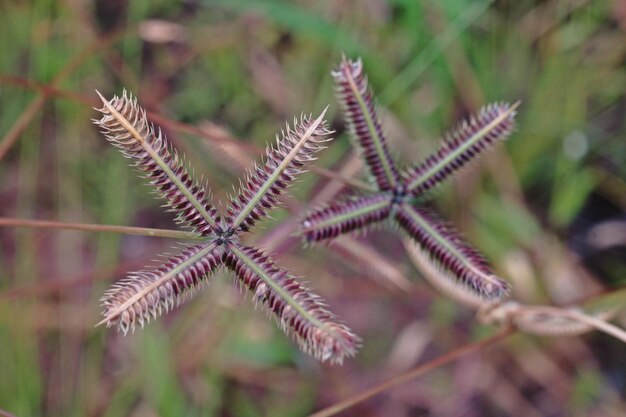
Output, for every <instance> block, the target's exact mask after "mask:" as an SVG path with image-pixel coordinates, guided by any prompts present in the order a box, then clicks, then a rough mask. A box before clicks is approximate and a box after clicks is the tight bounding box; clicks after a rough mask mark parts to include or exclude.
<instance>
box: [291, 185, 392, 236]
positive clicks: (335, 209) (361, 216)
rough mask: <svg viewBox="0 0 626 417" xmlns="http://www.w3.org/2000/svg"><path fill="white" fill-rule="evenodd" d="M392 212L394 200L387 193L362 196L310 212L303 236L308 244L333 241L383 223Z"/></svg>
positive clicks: (304, 222)
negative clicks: (343, 235)
mask: <svg viewBox="0 0 626 417" xmlns="http://www.w3.org/2000/svg"><path fill="white" fill-rule="evenodd" d="M389 213H391V197H390V196H387V195H383V194H375V195H373V196H367V197H361V198H358V199H355V200H350V201H344V202H341V203H331V204H330V205H328V206H326V207H324V208H321V209H319V210H317V211H314V212H312V213H310V214H309V215H308V216H307V217H306V218H305V219H304V220H303V221H302V223H301V225H300V226H301V229H300V233H301V234H302V235H303V237H304V239H305V241H306V242H307V243H311V242H319V241H321V240H325V239H332V238H334V237H337V236H339V235H341V234H345V233H348V232H351V231H353V230H364V229H365V227H366V226H369V225H371V224H373V223H378V222H381V221H383V220H385V219H387V218H388V217H389Z"/></svg>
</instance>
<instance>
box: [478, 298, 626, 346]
mask: <svg viewBox="0 0 626 417" xmlns="http://www.w3.org/2000/svg"><path fill="white" fill-rule="evenodd" d="M617 311H618V309H617V308H609V309H604V310H600V311H598V312H596V313H593V314H587V313H584V312H582V311H581V310H579V309H576V308H567V309H566V308H559V307H550V306H531V305H525V304H520V303H518V302H515V301H509V302H506V303H502V304H497V305H492V306H488V307H486V308H483V309H482V310H481V311H479V313H478V317H479V319H480V320H481V321H482V322H484V323H489V324H491V323H498V324H500V325H513V326H515V327H516V328H518V329H519V330H520V331H522V332H524V333H529V334H534V335H537V336H580V335H582V334H585V333H588V332H590V331H592V330H594V329H596V330H600V331H603V332H605V333H607V334H610V335H612V336H614V337H616V338H617V339H619V340H622V341H625V342H626V333H624V331H623V330H622V329H620V328H618V327H616V326H613V325H612V324H610V323H607V320H610V319H611V318H612V317H614V316H615V314H617Z"/></svg>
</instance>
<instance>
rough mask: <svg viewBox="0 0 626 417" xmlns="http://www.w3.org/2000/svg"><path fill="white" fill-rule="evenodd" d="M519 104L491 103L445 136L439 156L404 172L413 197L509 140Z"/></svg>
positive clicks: (403, 177) (435, 155)
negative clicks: (481, 154)
mask: <svg viewBox="0 0 626 417" xmlns="http://www.w3.org/2000/svg"><path fill="white" fill-rule="evenodd" d="M518 104H519V103H515V104H513V105H509V104H508V103H495V104H490V105H488V106H487V107H483V108H482V109H481V110H480V111H479V112H478V114H477V115H475V116H473V117H471V118H470V120H469V121H463V122H461V123H460V124H459V126H457V128H456V129H455V130H453V131H452V132H451V133H449V134H448V135H447V136H446V140H445V141H444V142H443V144H442V145H441V147H440V148H439V150H438V151H437V152H436V153H434V154H433V155H431V156H429V157H428V158H427V159H426V160H425V161H424V162H422V163H421V164H419V165H416V166H414V167H411V168H409V169H408V170H406V171H405V172H403V173H402V181H403V183H404V185H405V187H406V189H407V191H408V192H409V193H410V194H412V195H413V196H419V195H421V194H423V193H425V192H427V191H428V190H430V189H432V188H433V187H435V186H436V185H438V184H440V183H441V182H442V181H444V180H445V179H447V178H448V177H449V176H450V175H452V174H453V173H454V172H456V171H457V170H459V169H461V168H462V167H464V166H465V165H466V164H467V163H469V162H470V161H472V160H474V159H476V157H477V156H478V155H479V154H480V153H482V152H483V151H485V150H487V149H488V148H489V147H490V146H491V145H493V144H494V143H496V142H498V141H500V140H504V139H506V138H507V137H508V136H509V135H510V134H511V133H512V132H513V130H514V129H515V110H516V108H517V106H518Z"/></svg>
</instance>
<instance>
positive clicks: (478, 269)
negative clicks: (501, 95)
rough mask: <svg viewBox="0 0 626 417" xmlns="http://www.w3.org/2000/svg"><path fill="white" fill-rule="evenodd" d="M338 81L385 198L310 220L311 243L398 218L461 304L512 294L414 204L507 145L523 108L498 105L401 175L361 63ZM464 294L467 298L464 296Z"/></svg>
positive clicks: (349, 64)
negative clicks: (485, 154)
mask: <svg viewBox="0 0 626 417" xmlns="http://www.w3.org/2000/svg"><path fill="white" fill-rule="evenodd" d="M332 76H333V78H334V80H335V88H336V91H337V99H338V101H339V102H340V104H341V107H342V108H343V110H344V114H345V119H346V122H347V125H348V128H349V132H350V136H351V138H352V139H353V142H354V143H355V144H356V146H357V147H358V149H359V150H360V151H361V153H362V155H363V157H364V159H365V163H366V165H367V167H368V169H369V173H370V175H371V176H372V177H373V180H374V182H375V184H376V188H377V189H378V192H377V193H375V194H373V195H369V196H362V197H358V198H354V199H350V200H347V201H344V202H333V203H331V204H330V205H329V206H327V207H321V208H319V209H317V210H315V211H313V212H312V213H310V214H309V215H308V216H307V217H306V218H305V219H304V220H303V221H302V223H301V234H302V235H303V237H304V239H305V241H306V242H307V243H314V242H320V241H330V240H332V239H333V238H335V237H337V236H339V235H341V234H344V233H349V232H352V231H359V230H365V229H367V227H369V226H370V225H374V224H377V223H378V224H379V223H381V222H383V221H386V220H387V219H392V220H393V222H394V223H395V224H396V225H397V226H399V227H400V228H401V229H402V230H403V231H404V232H405V233H406V234H407V235H408V236H409V237H410V238H411V239H413V241H414V242H415V244H416V245H417V250H418V252H419V254H420V256H419V258H420V260H421V261H422V262H421V263H422V264H423V263H424V262H428V263H429V264H428V267H427V268H425V269H427V271H426V272H427V274H428V275H429V276H432V275H433V271H438V272H439V274H440V275H441V277H442V284H441V285H439V287H440V289H443V290H444V291H446V292H447V293H448V294H449V295H451V296H453V297H456V298H458V299H460V298H464V300H471V303H472V304H473V305H476V303H483V304H484V303H491V302H495V301H497V300H499V299H500V298H502V297H503V296H504V295H506V294H507V292H508V284H507V283H505V282H504V281H503V280H501V279H499V278H498V277H496V276H495V274H494V273H493V272H492V271H491V268H490V267H489V265H488V264H487V262H486V260H485V259H484V258H483V257H482V255H480V254H479V253H478V251H477V250H476V249H474V248H472V247H471V246H470V245H468V244H467V243H465V242H464V241H463V240H462V239H461V237H460V235H459V233H458V232H456V231H455V230H454V229H453V228H452V227H451V226H450V225H448V224H446V223H444V222H442V221H441V220H439V219H438V218H437V217H436V216H435V215H434V214H433V213H431V212H429V211H426V210H425V209H421V208H417V207H415V206H414V204H415V203H416V201H418V197H419V198H422V197H424V196H425V193H427V192H428V191H430V190H431V189H433V188H434V187H435V186H437V185H438V184H440V183H441V182H443V181H444V180H445V179H447V178H448V177H449V176H450V175H452V174H453V173H455V172H456V171H458V170H459V169H460V168H462V167H463V166H465V165H466V164H467V163H468V162H470V161H471V160H473V159H475V158H476V157H477V156H478V155H479V154H481V153H482V152H483V151H484V150H486V149H487V148H489V147H490V146H491V145H493V144H494V143H496V142H498V141H500V140H503V139H506V138H507V137H508V136H509V135H510V134H511V133H512V132H513V130H514V127H515V121H514V118H515V110H516V108H517V106H518V104H517V103H516V104H514V105H509V104H507V103H496V104H491V105H489V106H487V107H484V108H482V109H481V110H480V111H479V112H478V113H477V114H476V115H475V116H473V117H471V118H470V119H469V120H467V121H464V122H462V123H461V124H460V125H459V126H458V127H457V128H456V129H455V130H454V131H452V132H451V133H449V134H448V135H447V136H446V139H445V140H444V141H443V143H442V145H441V147H440V148H439V150H438V151H437V152H436V153H435V154H433V155H432V156H430V157H428V158H426V160H425V161H424V162H422V163H421V164H418V165H415V166H413V167H410V168H408V169H406V170H405V171H400V170H398V169H397V167H396V164H395V162H394V161H393V159H391V157H390V152H389V148H388V145H387V142H386V139H385V136H384V133H383V125H382V123H381V121H380V119H379V118H378V116H377V114H376V105H375V103H374V100H373V94H372V92H371V90H370V89H369V86H368V83H367V77H366V75H365V74H364V72H363V64H362V62H361V60H360V59H359V60H357V61H350V60H348V59H346V58H345V57H344V58H343V59H342V61H341V63H340V64H339V67H338V68H337V69H336V70H335V71H333V72H332ZM436 285H437V284H436ZM456 287H458V289H453V288H456ZM461 293H463V294H465V295H464V296H459V295H458V294H461ZM455 294H457V295H456V296H455Z"/></svg>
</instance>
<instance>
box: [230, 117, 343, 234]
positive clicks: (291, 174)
mask: <svg viewBox="0 0 626 417" xmlns="http://www.w3.org/2000/svg"><path fill="white" fill-rule="evenodd" d="M325 113H326V110H324V112H323V113H322V114H321V115H320V116H319V117H318V118H317V119H316V120H313V121H311V119H310V118H308V117H304V116H303V117H302V118H301V120H300V122H297V121H294V127H293V129H292V128H290V127H289V126H287V129H286V131H283V132H281V135H280V137H277V138H276V145H275V146H274V147H273V148H268V150H267V156H266V160H265V165H263V166H256V167H255V168H254V169H253V170H250V171H248V173H247V175H246V181H245V183H244V184H242V185H241V187H240V191H239V195H238V196H237V197H234V198H233V199H232V201H231V206H230V209H229V210H228V216H229V218H228V221H227V223H228V224H229V226H230V228H231V229H233V230H236V229H241V230H243V231H247V230H249V229H250V228H251V227H252V226H253V225H254V224H255V223H256V222H257V220H259V219H260V218H263V217H265V216H266V215H267V212H268V211H269V210H270V209H272V208H273V207H275V206H276V205H277V204H278V197H279V196H280V195H281V194H282V193H283V192H284V191H285V190H286V189H287V187H289V185H290V184H291V183H292V182H293V181H294V180H295V177H296V176H297V175H298V174H300V173H301V172H302V167H303V165H304V164H305V163H307V162H309V161H312V160H313V159H315V158H314V155H315V153H316V152H318V151H320V150H321V149H323V148H324V146H323V144H324V143H325V142H327V141H329V140H330V139H331V138H330V136H329V135H330V134H331V133H332V132H331V131H330V130H329V129H328V127H327V126H326V124H325V122H324V115H325Z"/></svg>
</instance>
